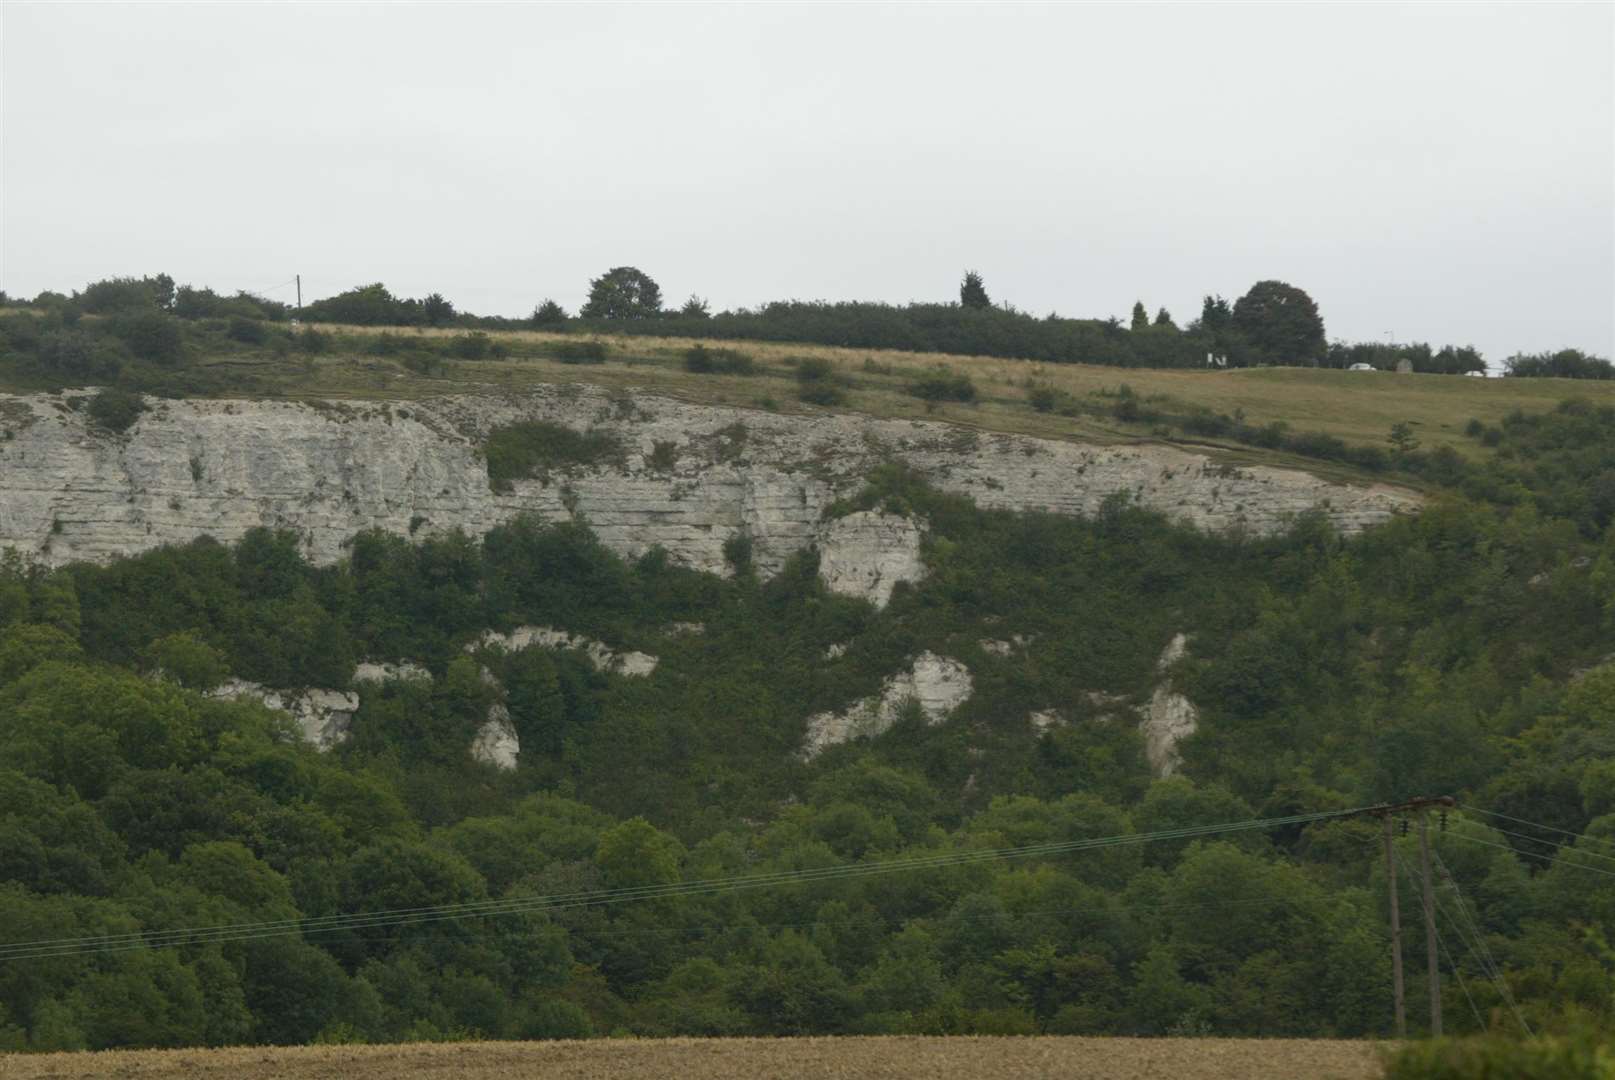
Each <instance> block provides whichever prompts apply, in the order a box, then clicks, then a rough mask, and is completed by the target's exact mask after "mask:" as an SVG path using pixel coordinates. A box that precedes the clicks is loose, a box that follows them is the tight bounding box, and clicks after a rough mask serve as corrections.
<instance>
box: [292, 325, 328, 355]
mask: <svg viewBox="0 0 1615 1080" xmlns="http://www.w3.org/2000/svg"><path fill="white" fill-rule="evenodd" d="M297 347H298V348H299V349H302V350H303V351H304V352H306V353H308V354H309V355H311V356H312V355H316V354H319V353H323V352H325V351H326V350H327V349H329V348H330V347H331V335H330V334H327V333H325V332H324V331H322V330H316V329H314V328H313V327H312V326H310V327H305V328H304V330H303V332H302V333H301V334H298V335H297Z"/></svg>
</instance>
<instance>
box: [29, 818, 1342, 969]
mask: <svg viewBox="0 0 1615 1080" xmlns="http://www.w3.org/2000/svg"><path fill="white" fill-rule="evenodd" d="M1365 809H1370V808H1357V809H1352V810H1334V811H1323V812H1320V813H1313V814H1295V815H1290V816H1288V817H1280V818H1261V819H1250V820H1247V821H1238V822H1230V823H1225V824H1220V825H1201V826H1186V827H1183V828H1178V829H1165V830H1160V831H1157V832H1151V833H1130V834H1122V835H1118V836H1108V837H1097V838H1091V839H1083V840H1070V841H1056V842H1050V843H1043V844H1031V845H1026V846H1023V847H1017V848H991V849H978V850H974V851H969V850H967V851H956V852H945V853H940V854H937V855H932V856H922V857H916V858H905V859H892V860H887V861H883V862H874V863H845V864H837V865H835V866H829V867H817V868H810V869H806V870H794V871H778V872H773V873H767V874H754V875H746V876H740V877H731V878H710V879H703V880H696V881H688V882H670V883H667V884H664V885H648V886H637V887H627V888H618V889H596V890H586V891H581V892H574V893H562V894H555V895H537V896H525V897H508V898H503V899H498V900H481V901H472V902H467V903H461V904H444V905H432V906H425V907H416V908H395V909H390V910H384V911H376V912H349V913H340V914H335V915H327V916H316V917H312V918H300V919H282V920H272V921H267V922H253V923H232V924H221V925H215V926H196V927H182V928H178V929H173V930H155V931H135V932H131V933H125V934H111V935H101V936H95V937H76V938H55V939H43V940H35V941H22V942H12V943H9V944H6V945H0V960H18V959H31V958H41V957H54V956H74V955H82V954H86V953H100V952H118V951H125V950H129V949H142V948H157V947H164V946H175V945H190V944H202V943H209V942H223V941H237V940H250V939H255V938H263V937H276V936H286V935H297V934H314V933H331V932H337V931H344V930H364V929H372V928H377V927H385V926H391V925H399V924H403V923H419V922H435V921H439V920H443V919H463V918H476V917H484V916H493V915H508V914H523V913H529V912H539V911H546V910H556V909H564V908H570V907H584V906H597V905H605V904H617V903H627V902H632V901H638V900H652V899H659V898H665V897H675V896H690V895H706V894H712V893H721V892H732V891H739V890H743V889H754V888H763V887H768V886H773V885H788V884H801V883H807V882H817V881H828V880H845V879H850V878H858V877H867V876H872V875H876V874H889V873H898V872H902V871H908V870H925V869H945V868H949V867H954V866H963V865H969V864H972V863H977V862H984V861H990V860H997V859H1010V858H1028V857H1035V856H1039V855H1044V856H1047V855H1062V854H1072V853H1076V852H1080V851H1086V850H1094V849H1099V848H1105V847H1117V846H1125V845H1130V844H1141V843H1150V842H1154V841H1158V840H1175V839H1192V838H1195V837H1200V836H1214V835H1221V834H1224V833H1231V832H1248V831H1252V830H1263V829H1271V828H1276V827H1279V826H1281V825H1295V824H1305V823H1309V822H1313V821H1322V820H1326V819H1330V818H1338V817H1344V816H1349V815H1351V814H1356V813H1361V812H1363V810H1365Z"/></svg>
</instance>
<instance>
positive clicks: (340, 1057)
mask: <svg viewBox="0 0 1615 1080" xmlns="http://www.w3.org/2000/svg"><path fill="white" fill-rule="evenodd" d="M1380 1072H1381V1070H1380V1067H1379V1053H1378V1050H1377V1048H1376V1044H1374V1043H1369V1042H1348V1041H1330V1040H1323V1039H1272V1040H1265V1039H1089V1038H1066V1037H1044V1038H967V1037H954V1038H842V1039H832V1038H818V1039H665V1040H649V1039H647V1040H637V1039H634V1040H625V1039H599V1040H590V1041H576V1042H574V1041H563V1042H533V1043H497V1042H495V1043H421V1044H413V1045H403V1046H309V1047H286V1048H268V1047H258V1048H241V1049H230V1050H146V1051H107V1052H104V1053H84V1054H40V1055H13V1056H10V1057H5V1056H0V1077H5V1078H7V1080H13V1078H14V1080H46V1078H49V1080H77V1078H80V1077H107V1076H115V1077H133V1078H140V1080H169V1078H180V1077H183V1078H185V1080H213V1078H218V1080H316V1078H318V1080H334V1078H337V1077H342V1078H360V1080H371V1078H373V1080H384V1078H391V1077H400V1078H404V1080H411V1078H427V1077H455V1078H457V1080H510V1078H514V1077H535V1078H544V1080H549V1078H556V1080H559V1078H566V1080H607V1078H610V1080H674V1078H676V1080H697V1078H703V1077H712V1078H715V1080H762V1078H786V1077H801V1078H804V1080H806V1078H809V1077H813V1078H818V1077H834V1078H838V1080H851V1078H855V1077H856V1078H865V1077H867V1078H871V1080H873V1078H889V1077H916V1078H922V1077H923V1078H926V1080H954V1078H957V1080H1009V1078H1011V1077H1053V1076H1062V1077H1082V1078H1084V1080H1146V1078H1150V1080H1155V1078H1161V1080H1198V1078H1201V1077H1204V1078H1207V1080H1298V1078H1303V1077H1304V1078H1306V1080H1370V1078H1373V1077H1377V1076H1379V1075H1380Z"/></svg>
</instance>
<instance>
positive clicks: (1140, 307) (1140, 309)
mask: <svg viewBox="0 0 1615 1080" xmlns="http://www.w3.org/2000/svg"><path fill="white" fill-rule="evenodd" d="M1149 328H1150V313H1149V312H1147V311H1145V310H1144V301H1142V300H1137V301H1134V303H1133V324H1132V326H1130V327H1129V328H1128V329H1130V330H1148V329H1149Z"/></svg>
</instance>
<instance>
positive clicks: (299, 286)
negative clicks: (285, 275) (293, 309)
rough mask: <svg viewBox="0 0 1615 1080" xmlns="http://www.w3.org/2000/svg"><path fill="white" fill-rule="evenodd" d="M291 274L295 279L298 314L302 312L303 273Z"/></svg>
mask: <svg viewBox="0 0 1615 1080" xmlns="http://www.w3.org/2000/svg"><path fill="white" fill-rule="evenodd" d="M293 276H294V277H295V278H296V279H297V311H298V314H302V312H303V275H302V274H295V275H293Z"/></svg>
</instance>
